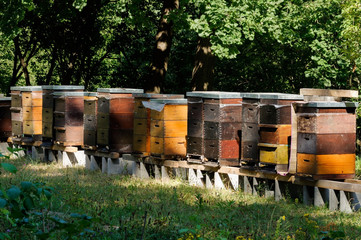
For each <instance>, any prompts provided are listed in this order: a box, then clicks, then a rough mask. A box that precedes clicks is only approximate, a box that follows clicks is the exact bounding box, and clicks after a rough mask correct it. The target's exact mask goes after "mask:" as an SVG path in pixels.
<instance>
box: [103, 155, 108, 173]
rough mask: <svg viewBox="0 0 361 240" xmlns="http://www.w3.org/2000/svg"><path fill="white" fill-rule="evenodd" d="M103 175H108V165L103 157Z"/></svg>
mask: <svg viewBox="0 0 361 240" xmlns="http://www.w3.org/2000/svg"><path fill="white" fill-rule="evenodd" d="M102 173H108V163H107V158H105V157H102Z"/></svg>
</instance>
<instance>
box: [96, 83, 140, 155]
mask: <svg viewBox="0 0 361 240" xmlns="http://www.w3.org/2000/svg"><path fill="white" fill-rule="evenodd" d="M97 92H98V110H97V146H98V147H99V149H100V150H103V151H112V152H119V153H132V151H133V124H134V97H133V96H132V94H133V93H143V90H142V89H131V88H98V91H97Z"/></svg>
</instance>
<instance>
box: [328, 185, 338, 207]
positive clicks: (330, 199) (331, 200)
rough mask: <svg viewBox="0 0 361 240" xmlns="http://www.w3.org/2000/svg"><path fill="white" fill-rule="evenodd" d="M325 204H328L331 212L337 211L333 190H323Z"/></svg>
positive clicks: (335, 196) (336, 201) (336, 200)
mask: <svg viewBox="0 0 361 240" xmlns="http://www.w3.org/2000/svg"><path fill="white" fill-rule="evenodd" d="M325 195H326V202H328V209H329V210H331V211H336V210H337V209H338V204H339V201H338V199H337V195H336V192H335V190H333V189H325Z"/></svg>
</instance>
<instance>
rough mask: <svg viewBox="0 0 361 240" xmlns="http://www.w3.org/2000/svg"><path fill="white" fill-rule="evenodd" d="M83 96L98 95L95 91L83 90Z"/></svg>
mask: <svg viewBox="0 0 361 240" xmlns="http://www.w3.org/2000/svg"><path fill="white" fill-rule="evenodd" d="M84 96H85V97H96V96H98V93H97V92H84Z"/></svg>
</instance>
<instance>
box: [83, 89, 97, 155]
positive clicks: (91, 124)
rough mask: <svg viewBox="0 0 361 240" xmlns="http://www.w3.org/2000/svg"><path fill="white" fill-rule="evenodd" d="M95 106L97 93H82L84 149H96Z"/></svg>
mask: <svg viewBox="0 0 361 240" xmlns="http://www.w3.org/2000/svg"><path fill="white" fill-rule="evenodd" d="M97 106H98V97H97V93H96V92H87V93H84V148H86V149H95V148H96V144H97V142H96V139H97V138H96V137H97Z"/></svg>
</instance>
